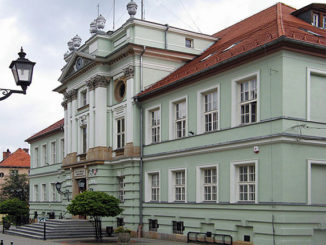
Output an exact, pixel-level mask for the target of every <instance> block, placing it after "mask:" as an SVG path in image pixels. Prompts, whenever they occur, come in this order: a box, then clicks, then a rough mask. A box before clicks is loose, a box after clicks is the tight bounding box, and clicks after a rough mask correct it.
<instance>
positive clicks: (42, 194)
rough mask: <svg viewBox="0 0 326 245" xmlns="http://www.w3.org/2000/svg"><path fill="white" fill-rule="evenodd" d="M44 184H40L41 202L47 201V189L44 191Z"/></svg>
mask: <svg viewBox="0 0 326 245" xmlns="http://www.w3.org/2000/svg"><path fill="white" fill-rule="evenodd" d="M46 186H47V185H46V184H41V201H42V202H45V201H48V200H46V199H47V198H46V197H47V195H46V194H47V191H46Z"/></svg>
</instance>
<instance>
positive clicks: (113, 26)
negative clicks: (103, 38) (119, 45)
mask: <svg viewBox="0 0 326 245" xmlns="http://www.w3.org/2000/svg"><path fill="white" fill-rule="evenodd" d="M114 28H115V0H113V24H112V29H113V31H114Z"/></svg>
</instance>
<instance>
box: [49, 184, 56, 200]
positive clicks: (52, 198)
mask: <svg viewBox="0 0 326 245" xmlns="http://www.w3.org/2000/svg"><path fill="white" fill-rule="evenodd" d="M49 186H50V188H51V190H50V191H49V194H50V196H49V200H50V201H52V202H56V201H57V200H58V193H57V189H56V187H55V183H50V185H49Z"/></svg>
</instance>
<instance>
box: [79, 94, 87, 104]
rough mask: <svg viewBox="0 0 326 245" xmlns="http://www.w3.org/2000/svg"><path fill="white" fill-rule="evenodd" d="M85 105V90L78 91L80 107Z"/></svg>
mask: <svg viewBox="0 0 326 245" xmlns="http://www.w3.org/2000/svg"><path fill="white" fill-rule="evenodd" d="M85 105H87V90H84V91H82V92H80V107H83V106H85Z"/></svg>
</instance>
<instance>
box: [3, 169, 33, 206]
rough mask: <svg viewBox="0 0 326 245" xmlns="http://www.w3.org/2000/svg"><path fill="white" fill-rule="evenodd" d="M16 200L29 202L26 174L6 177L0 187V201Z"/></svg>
mask: <svg viewBox="0 0 326 245" xmlns="http://www.w3.org/2000/svg"><path fill="white" fill-rule="evenodd" d="M12 198H18V199H19V200H21V201H25V202H28V200H29V183H28V179H27V175H26V174H11V175H10V176H8V177H6V179H5V183H4V184H3V186H2V193H1V199H2V200H4V199H12Z"/></svg>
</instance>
